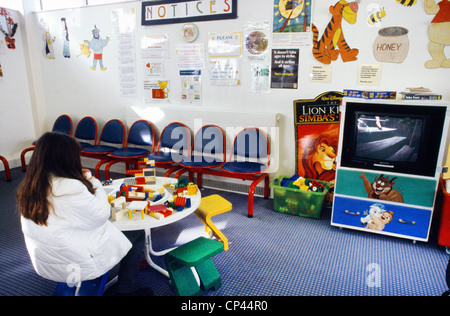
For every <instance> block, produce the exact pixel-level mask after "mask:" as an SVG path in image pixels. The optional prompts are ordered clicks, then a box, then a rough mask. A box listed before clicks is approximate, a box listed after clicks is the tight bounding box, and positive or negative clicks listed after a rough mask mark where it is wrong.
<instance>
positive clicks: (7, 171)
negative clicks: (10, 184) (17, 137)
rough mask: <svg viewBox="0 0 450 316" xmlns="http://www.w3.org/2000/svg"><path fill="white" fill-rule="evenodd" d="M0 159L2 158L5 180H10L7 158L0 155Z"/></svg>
mask: <svg viewBox="0 0 450 316" xmlns="http://www.w3.org/2000/svg"><path fill="white" fill-rule="evenodd" d="M0 159H1V160H2V162H3V165H4V166H5V174H6V180H7V181H11V171H10V169H9V163H8V160H6V158H5V157H3V156H0Z"/></svg>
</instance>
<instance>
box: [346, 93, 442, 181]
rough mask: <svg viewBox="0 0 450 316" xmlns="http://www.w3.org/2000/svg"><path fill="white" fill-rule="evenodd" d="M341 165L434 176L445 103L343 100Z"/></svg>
mask: <svg viewBox="0 0 450 316" xmlns="http://www.w3.org/2000/svg"><path fill="white" fill-rule="evenodd" d="M343 109H344V112H345V113H344V115H343V116H341V117H343V118H344V121H343V134H342V135H343V137H342V148H340V151H339V152H340V154H341V161H340V166H343V167H350V168H362V169H370V170H380V171H388V172H399V173H407V174H414V175H423V176H432V177H433V176H435V173H436V171H437V169H436V166H437V163H438V157H439V151H440V144H441V138H442V135H443V128H444V123H445V118H446V115H447V114H446V113H447V107H446V106H439V105H436V106H434V105H419V104H410V103H407V102H395V101H386V102H380V103H372V102H357V101H351V102H347V99H345V100H344V102H343Z"/></svg>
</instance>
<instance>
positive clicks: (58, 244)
mask: <svg viewBox="0 0 450 316" xmlns="http://www.w3.org/2000/svg"><path fill="white" fill-rule="evenodd" d="M91 182H92V184H93V185H94V188H96V189H97V190H96V192H95V195H92V194H91V193H90V192H89V191H88V190H87V188H86V187H85V186H84V185H83V184H82V183H81V182H80V181H78V180H73V179H67V178H58V177H54V178H53V179H52V191H53V195H52V196H51V197H50V198H49V201H50V203H51V205H52V207H51V208H50V215H49V217H48V220H47V226H43V225H42V226H41V225H37V224H35V223H34V222H33V221H31V220H28V219H25V218H23V217H22V219H21V222H22V231H23V234H24V236H25V243H26V246H27V249H28V253H29V254H30V257H31V262H32V264H33V267H34V269H35V270H36V272H37V273H38V274H39V275H40V276H42V277H44V278H46V279H50V280H53V281H56V282H66V283H70V284H76V283H77V282H79V281H84V280H91V279H94V278H96V277H99V276H101V275H103V274H105V273H106V272H107V271H109V270H110V269H111V268H112V267H114V266H115V265H116V264H117V263H119V262H120V260H121V259H122V258H123V257H124V256H125V255H126V254H127V252H128V251H129V250H130V248H131V243H130V241H129V240H128V238H126V237H125V235H124V234H122V232H120V230H118V229H117V228H116V227H115V226H114V225H113V224H112V223H111V222H109V220H108V218H109V215H110V205H109V204H108V199H107V195H106V193H105V191H104V190H103V187H102V185H101V183H100V181H99V180H97V179H95V178H92V179H91Z"/></svg>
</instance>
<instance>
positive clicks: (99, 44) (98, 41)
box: [89, 25, 109, 71]
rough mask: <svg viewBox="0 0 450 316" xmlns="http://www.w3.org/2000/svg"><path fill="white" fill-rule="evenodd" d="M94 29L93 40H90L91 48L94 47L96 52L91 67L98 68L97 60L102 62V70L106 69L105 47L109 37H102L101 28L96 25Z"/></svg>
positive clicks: (93, 49)
mask: <svg viewBox="0 0 450 316" xmlns="http://www.w3.org/2000/svg"><path fill="white" fill-rule="evenodd" d="M94 27H95V28H94V29H93V30H92V36H93V37H92V40H91V41H90V42H89V49H92V51H93V52H94V61H93V64H92V67H91V69H92V70H96V69H97V61H98V62H99V63H100V70H101V71H105V70H106V67H103V47H105V46H106V45H108V42H109V37H106V39H102V38H101V37H100V30H99V29H98V28H97V26H96V25H94Z"/></svg>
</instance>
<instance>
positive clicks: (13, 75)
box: [0, 10, 36, 170]
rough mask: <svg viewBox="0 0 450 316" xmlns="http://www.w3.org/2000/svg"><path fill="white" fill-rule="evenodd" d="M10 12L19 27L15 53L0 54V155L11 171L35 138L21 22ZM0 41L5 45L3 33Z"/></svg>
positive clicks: (20, 19) (0, 34)
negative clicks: (0, 68) (0, 73)
mask: <svg viewBox="0 0 450 316" xmlns="http://www.w3.org/2000/svg"><path fill="white" fill-rule="evenodd" d="M9 12H10V14H11V17H12V18H13V20H14V22H17V23H18V24H19V26H18V29H17V32H16V34H15V35H14V38H15V39H16V41H15V44H16V49H8V48H6V45H5V46H4V48H3V50H4V54H0V64H1V66H2V70H3V78H0V109H1V112H0V135H1V136H0V155H1V156H4V157H5V158H6V159H7V160H8V162H9V165H10V167H17V166H19V165H20V161H19V157H20V152H21V151H22V149H24V148H25V147H29V146H30V145H31V142H32V140H34V139H35V137H36V134H35V130H34V122H33V115H32V107H31V94H30V89H29V76H28V68H27V67H28V58H27V55H26V51H27V42H26V40H24V38H25V36H24V18H23V15H22V14H21V13H19V12H18V11H13V10H9ZM0 39H1V40H2V41H4V37H3V34H2V33H0ZM3 45H4V44H3ZM0 170H4V167H3V164H0Z"/></svg>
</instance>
